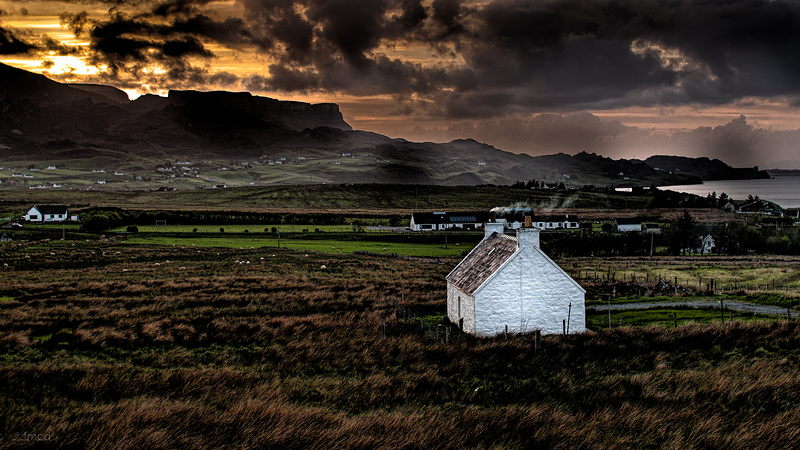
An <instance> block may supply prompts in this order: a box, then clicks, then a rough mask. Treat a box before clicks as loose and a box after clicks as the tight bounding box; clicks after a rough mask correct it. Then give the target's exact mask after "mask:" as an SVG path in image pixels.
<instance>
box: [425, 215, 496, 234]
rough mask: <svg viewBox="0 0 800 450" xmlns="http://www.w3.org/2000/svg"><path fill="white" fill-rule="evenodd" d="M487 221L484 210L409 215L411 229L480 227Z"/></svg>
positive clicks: (465, 228)
mask: <svg viewBox="0 0 800 450" xmlns="http://www.w3.org/2000/svg"><path fill="white" fill-rule="evenodd" d="M488 221H489V213H488V212H486V211H457V212H446V211H441V212H417V213H413V214H412V215H411V223H410V224H409V228H411V229H412V230H413V231H425V230H444V229H453V228H458V229H464V230H468V229H473V230H477V229H481V228H483V224H484V223H486V222H488Z"/></svg>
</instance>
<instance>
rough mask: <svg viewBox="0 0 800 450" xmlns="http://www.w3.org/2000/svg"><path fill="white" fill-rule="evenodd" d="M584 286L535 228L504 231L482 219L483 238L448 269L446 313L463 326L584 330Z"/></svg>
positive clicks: (470, 329)
mask: <svg viewBox="0 0 800 450" xmlns="http://www.w3.org/2000/svg"><path fill="white" fill-rule="evenodd" d="M585 294H586V290H585V289H583V288H582V287H581V286H580V285H579V284H578V283H577V282H576V281H575V280H573V279H572V277H570V276H569V275H568V274H567V273H566V272H564V271H563V270H562V269H561V268H560V267H559V266H558V265H557V264H556V263H554V262H553V260H551V259H550V258H549V257H548V256H547V255H546V254H545V253H544V252H543V251H542V249H541V248H540V247H539V229H538V228H520V229H518V230H517V236H516V237H512V236H507V235H505V234H503V224H502V223H487V224H486V228H485V235H484V238H483V240H482V241H481V242H480V243H479V244H478V245H477V246H476V247H475V248H474V249H473V250H472V251H471V252H470V253H469V254H468V255H467V256H466V257H465V258H464V259H463V260H462V261H461V262H460V263H459V264H458V265H457V266H456V267H455V268H454V269H453V270H452V271H451V272H450V274H448V275H447V316H448V317H449V318H450V320H451V321H452V322H454V323H459V321H460V320H463V326H464V332H466V333H471V334H474V335H477V336H494V335H497V334H500V333H503V332H504V331H505V328H506V326H508V331H509V332H513V333H525V332H531V331H534V330H541V332H542V334H556V333H562V332H563V331H564V329H565V328H566V329H567V330H568V332H569V333H580V332H583V331H585V330H586V308H585V305H584V296H585Z"/></svg>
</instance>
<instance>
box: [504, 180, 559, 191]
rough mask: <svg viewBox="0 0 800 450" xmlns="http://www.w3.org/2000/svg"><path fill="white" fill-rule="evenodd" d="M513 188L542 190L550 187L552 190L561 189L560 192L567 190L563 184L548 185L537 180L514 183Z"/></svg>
mask: <svg viewBox="0 0 800 450" xmlns="http://www.w3.org/2000/svg"><path fill="white" fill-rule="evenodd" d="M511 187H512V188H514V189H540V188H545V187H549V188H551V189H560V190H564V189H566V186H565V185H564V183H563V182H559V183H556V182H553V183H546V182H544V181H537V180H535V179H534V180H528V181H517V182H516V183H513V184H512V185H511Z"/></svg>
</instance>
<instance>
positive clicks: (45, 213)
mask: <svg viewBox="0 0 800 450" xmlns="http://www.w3.org/2000/svg"><path fill="white" fill-rule="evenodd" d="M24 217H25V220H27V221H28V222H61V221H63V220H67V207H66V206H58V205H35V206H34V207H33V208H31V209H30V210H29V211H28V212H27V213H26V214H25V216H24Z"/></svg>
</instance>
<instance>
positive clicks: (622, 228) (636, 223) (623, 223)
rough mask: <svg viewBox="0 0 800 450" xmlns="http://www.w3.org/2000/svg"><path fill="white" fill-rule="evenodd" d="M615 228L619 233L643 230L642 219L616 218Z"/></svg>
mask: <svg viewBox="0 0 800 450" xmlns="http://www.w3.org/2000/svg"><path fill="white" fill-rule="evenodd" d="M614 228H615V229H616V230H617V232H618V233H630V232H641V231H642V221H641V220H639V219H622V218H620V219H614Z"/></svg>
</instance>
